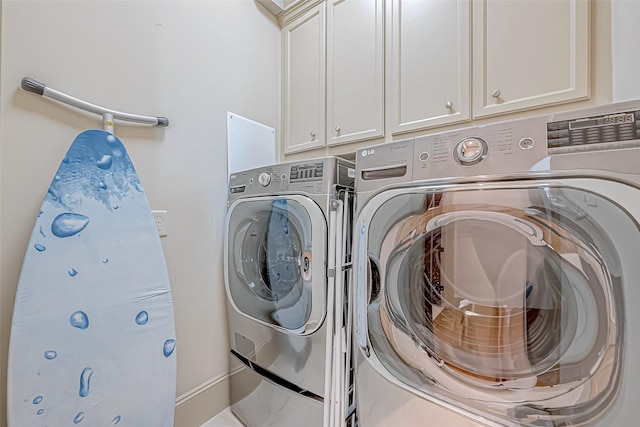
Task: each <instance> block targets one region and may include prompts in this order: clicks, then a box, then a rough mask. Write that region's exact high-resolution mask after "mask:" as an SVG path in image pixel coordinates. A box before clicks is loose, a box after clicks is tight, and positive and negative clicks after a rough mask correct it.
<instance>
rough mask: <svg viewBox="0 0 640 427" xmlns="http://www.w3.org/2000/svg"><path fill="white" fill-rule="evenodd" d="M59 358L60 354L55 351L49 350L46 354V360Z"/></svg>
mask: <svg viewBox="0 0 640 427" xmlns="http://www.w3.org/2000/svg"><path fill="white" fill-rule="evenodd" d="M56 357H58V353H57V352H55V351H53V350H48V351H45V352H44V358H45V359H47V360H53V359H55V358H56Z"/></svg>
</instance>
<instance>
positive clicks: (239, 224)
mask: <svg viewBox="0 0 640 427" xmlns="http://www.w3.org/2000/svg"><path fill="white" fill-rule="evenodd" d="M326 234H327V225H326V221H325V218H324V215H323V214H322V210H321V209H320V207H319V206H318V205H317V204H316V203H315V202H314V201H313V200H311V199H309V198H308V197H305V196H300V195H291V196H286V197H255V198H247V199H240V200H237V201H236V202H234V203H233V204H232V205H231V206H230V207H229V211H228V213H227V238H226V245H227V246H226V248H225V255H226V263H227V266H226V268H227V280H226V286H227V294H228V297H229V298H230V301H231V303H232V305H233V307H234V308H235V309H236V310H237V311H238V312H240V313H241V314H244V315H246V316H248V317H250V318H252V319H253V320H256V321H259V322H261V323H264V324H267V325H270V326H273V327H275V328H282V329H285V330H287V331H290V332H294V333H297V334H309V333H312V332H313V331H314V330H316V329H317V328H318V327H319V326H320V325H321V324H322V321H323V319H324V313H325V312H326V309H325V298H326V274H325V271H324V268H325V262H324V258H325V254H326Z"/></svg>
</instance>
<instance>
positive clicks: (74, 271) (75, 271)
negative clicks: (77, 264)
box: [67, 268, 78, 277]
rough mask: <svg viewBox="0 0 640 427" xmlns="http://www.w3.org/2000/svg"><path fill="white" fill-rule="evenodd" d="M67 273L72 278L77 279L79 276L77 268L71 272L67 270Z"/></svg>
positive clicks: (71, 269)
mask: <svg viewBox="0 0 640 427" xmlns="http://www.w3.org/2000/svg"><path fill="white" fill-rule="evenodd" d="M67 273H68V274H69V276H71V277H76V275H77V274H78V270H76V269H75V268H70V269H69V270H67Z"/></svg>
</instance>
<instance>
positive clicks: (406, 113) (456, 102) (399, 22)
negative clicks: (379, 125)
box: [387, 0, 471, 134]
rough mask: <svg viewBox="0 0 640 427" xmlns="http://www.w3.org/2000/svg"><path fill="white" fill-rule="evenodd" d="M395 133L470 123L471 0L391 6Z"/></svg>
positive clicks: (405, 0) (411, 0)
mask: <svg viewBox="0 0 640 427" xmlns="http://www.w3.org/2000/svg"><path fill="white" fill-rule="evenodd" d="M390 13H391V28H390V42H389V40H388V41H387V44H389V43H390V45H391V52H390V61H391V67H390V68H391V75H390V78H389V80H388V84H390V86H391V87H390V90H389V94H390V98H391V99H390V108H389V110H390V111H389V115H390V118H389V119H390V121H389V123H390V126H391V132H392V133H394V134H395V133H401V132H406V131H411V130H416V129H423V128H429V127H433V126H440V125H444V124H450V123H456V122H462V121H467V120H469V119H470V115H469V108H470V92H469V91H470V88H469V82H470V53H469V46H470V35H469V28H470V23H471V22H470V19H471V18H470V11H469V0H392V1H391V10H390Z"/></svg>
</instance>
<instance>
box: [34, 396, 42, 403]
mask: <svg viewBox="0 0 640 427" xmlns="http://www.w3.org/2000/svg"><path fill="white" fill-rule="evenodd" d="M40 402H42V396H36V397H34V398H33V404H34V405H38V404H39V403H40Z"/></svg>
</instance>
